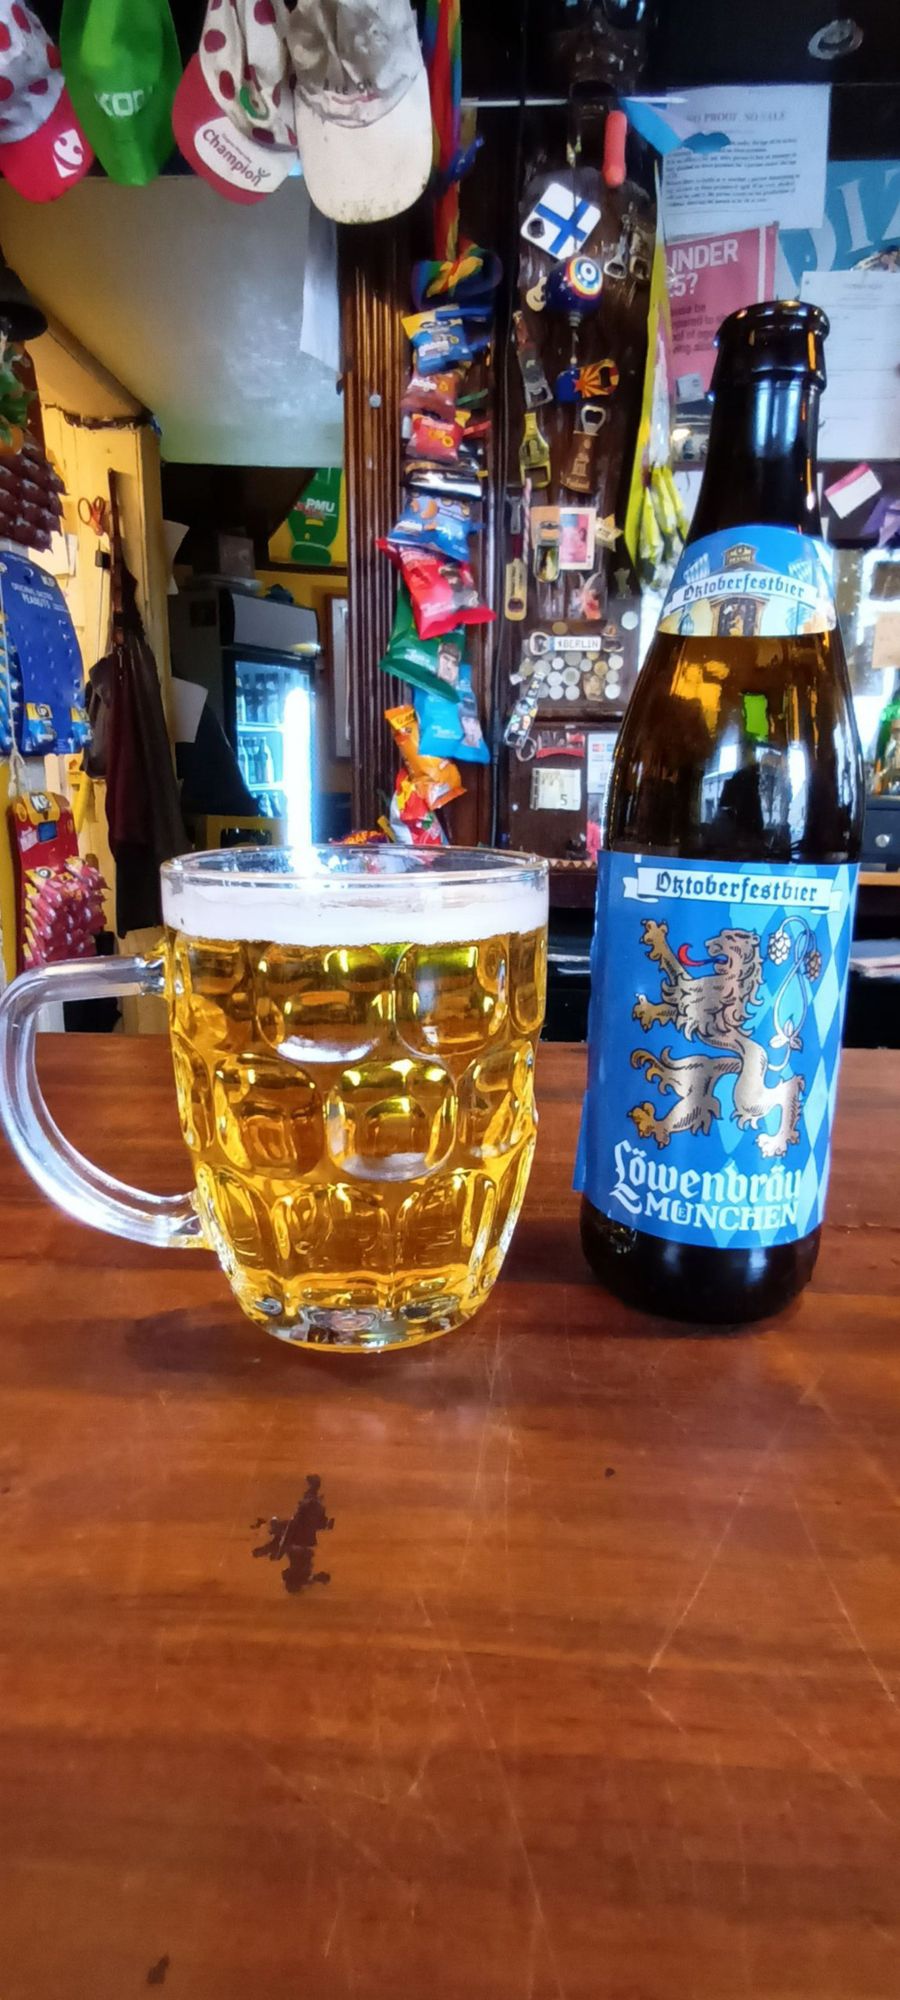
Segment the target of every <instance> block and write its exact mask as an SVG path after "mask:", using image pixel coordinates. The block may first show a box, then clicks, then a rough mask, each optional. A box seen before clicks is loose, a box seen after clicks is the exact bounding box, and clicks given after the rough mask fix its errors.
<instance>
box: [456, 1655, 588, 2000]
mask: <svg viewBox="0 0 900 2000" xmlns="http://www.w3.org/2000/svg"><path fill="white" fill-rule="evenodd" d="M453 1651H454V1658H455V1659H456V1660H457V1661H458V1662H459V1664H460V1666H461V1667H462V1669H463V1672H464V1673H465V1675H466V1678H467V1680H468V1683H469V1687H470V1689H471V1691H472V1696H473V1699H474V1702H475V1706H476V1708H477V1710H478V1713H479V1715H480V1717H481V1721H482V1726H483V1729H484V1732H485V1737H486V1740H487V1747H488V1750H489V1751H490V1752H491V1755H492V1759H493V1762H494V1766H495V1769H496V1771H497V1776H498V1778H499V1780H500V1784H501V1787H502V1790H503V1796H504V1800H505V1803H506V1810H507V1812H508V1814H509V1820H510V1825H511V1827H512V1829H513V1832H514V1834H515V1837H516V1842H517V1844H518V1847H519V1851H520V1853H521V1856H522V1860H523V1863H524V1866H525V1873H526V1875H527V1877H528V1886H529V1889H530V1891H531V1900H532V1908H533V1910H534V1912H535V1916H536V1917H537V1918H538V1919H539V1921H540V1926H541V1930H542V1933H543V1937H544V1943H545V1945H546V1948H547V1957H548V1959H549V1961H550V1969H551V1972H552V1974H553V1983H554V1985H555V1988H556V1992H557V1996H558V2000H567V1995H566V1989H565V1987H564V1985H563V1982H562V1976H561V1974H560V1970H559V1964H558V1961H557V1957H556V1953H555V1951H554V1949H553V1944H552V1941H551V1937H550V1930H549V1926H548V1924H547V1915H546V1911H545V1909H544V1902H543V1897H542V1896H541V1892H540V1889H539V1887H538V1881H537V1876H536V1875H535V1872H534V1865H533V1863H532V1859H531V1855H530V1854H529V1852H528V1847H527V1844H526V1840H525V1835H524V1834H523V1832H522V1823H521V1820H520V1819H519V1813H518V1808H517V1806H516V1802H515V1799H514V1798H513V1793H512V1786H511V1785H510V1782H509V1778H508V1776H507V1772H506V1766H505V1765H504V1762H503V1759H502V1757H501V1755H500V1751H499V1749H498V1747H497V1739H496V1737H495V1735H494V1732H493V1730H492V1729H491V1725H490V1723H489V1721H488V1719H487V1715H486V1713H485V1707H484V1703H483V1701H482V1699H481V1695H480V1693H479V1690H478V1683H477V1681H476V1679H475V1676H474V1674H473V1672H472V1668H471V1666H470V1664H469V1661H468V1658H467V1655H466V1653H465V1652H464V1650H463V1648H462V1646H461V1645H460V1643H459V1641H458V1639H457V1638H456V1636H455V1634H454V1635H453Z"/></svg>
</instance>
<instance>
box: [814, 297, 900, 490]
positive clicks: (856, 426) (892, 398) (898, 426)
mask: <svg viewBox="0 0 900 2000" xmlns="http://www.w3.org/2000/svg"><path fill="white" fill-rule="evenodd" d="M800 297H801V298H802V299H809V300H811V302H812V303H813V305H817V306H823V307H824V309H825V311H826V312H827V314H828V318H829V320H830V322H831V332H830V335H829V339H828V345H827V347H826V350H825V366H826V370H827V373H828V388H827V390H826V393H825V395H824V396H823V398H822V414H821V417H820V419H819V459H820V461H821V460H825V459H842V458H843V459H850V460H852V462H853V464H854V465H855V464H856V462H857V460H858V459H860V458H867V457H870V458H875V459H884V458H900V272H898V271H805V272H804V274H803V278H802V280H801V284H800Z"/></svg>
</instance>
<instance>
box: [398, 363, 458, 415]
mask: <svg viewBox="0 0 900 2000" xmlns="http://www.w3.org/2000/svg"><path fill="white" fill-rule="evenodd" d="M462 379H463V376H462V369H461V368H445V369H442V370H441V372H440V374H437V375H420V374H419V372H418V370H417V369H415V368H414V369H413V372H412V374H411V376H410V378H409V381H408V382H407V384H406V388H405V389H404V391H403V394H402V396H401V398H400V408H401V410H402V411H403V412H404V414H405V415H411V414H412V412H413V411H414V410H420V411H422V413H423V415H424V414H426V413H427V415H428V416H432V417H454V416H455V415H456V401H457V397H458V395H459V391H460V387H461V384H462Z"/></svg>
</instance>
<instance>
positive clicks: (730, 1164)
mask: <svg viewBox="0 0 900 2000" xmlns="http://www.w3.org/2000/svg"><path fill="white" fill-rule="evenodd" d="M856 877H857V870H856V868H855V867H851V866H849V865H848V864H846V863H845V864H844V865H843V866H841V867H830V866H825V865H822V866H816V865H814V864H811V863H808V864H800V865H798V866H796V867H791V868H789V869H787V868H780V867H778V866H773V865H772V864H770V863H766V862H755V861H754V862H742V863H738V864H736V865H728V864H725V863H707V862H682V861H676V860H666V859H662V860H661V859H660V858H659V857H658V856H655V857H651V856H642V855H639V854H637V855H635V854H615V853H610V852H608V851H607V852H604V853H602V854H601V855H600V859H599V867H598V877H597V921H596V928H595V931H594V944H593V952H592V958H591V1015H590V1029H589V1043H590V1048H589V1067H588V1087H587V1092H586V1095H585V1100H584V1109H583V1113H582V1120H581V1137H580V1140H579V1146H578V1157H577V1162H576V1169H575V1186H576V1188H577V1189H578V1190H579V1192H581V1193H584V1194H586V1195H587V1197H588V1199H589V1200H590V1201H591V1202H593V1204H594V1207H595V1208H598V1209H600V1210H601V1211H602V1213H603V1214H604V1215H606V1216H609V1218H610V1220H612V1221H615V1222H622V1223H625V1224H626V1225H629V1226H630V1227H632V1228H634V1229H637V1230H640V1231H642V1232H644V1233H646V1234H648V1235H650V1236H663V1237H667V1238H669V1239H670V1240H672V1241H673V1242H677V1243H694V1244H698V1245H700V1246H702V1247H706V1248H710V1247H715V1248H720V1249H726V1248H727V1249H750V1248H754V1247H758V1246H760V1245H763V1246H768V1245H770V1244H773V1243H793V1242H794V1241H795V1240H796V1239H797V1238H798V1237H801V1236H806V1235H807V1234H808V1233H809V1231H810V1230H812V1229H815V1228H816V1227H817V1225H818V1224H819V1223H820V1222H821V1220H822V1215H823V1210H824V1204H825V1190H826V1187H827V1183H828V1159H829V1146H830V1139H831V1121H832V1115H833V1111H834V1100H835V1092H836V1089H837V1073H838V1062H839V1058H840V1049H841V1026H842V1021H843V1013H844V1001H845V997H846V990H847V972H848V965H849V958H850V940H851V935H852V929H853V903H854V897H855V892H856Z"/></svg>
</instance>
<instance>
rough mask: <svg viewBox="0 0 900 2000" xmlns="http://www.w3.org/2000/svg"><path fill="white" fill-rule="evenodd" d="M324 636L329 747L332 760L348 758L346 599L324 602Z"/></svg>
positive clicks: (326, 600) (348, 693) (328, 599)
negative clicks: (328, 692) (329, 702)
mask: <svg viewBox="0 0 900 2000" xmlns="http://www.w3.org/2000/svg"><path fill="white" fill-rule="evenodd" d="M325 635H326V651H327V658H328V665H329V670H330V674H331V715H332V744H333V754H334V756H335V757H349V755H350V679H349V675H348V672H347V599H346V597H327V598H326V599H325Z"/></svg>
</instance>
